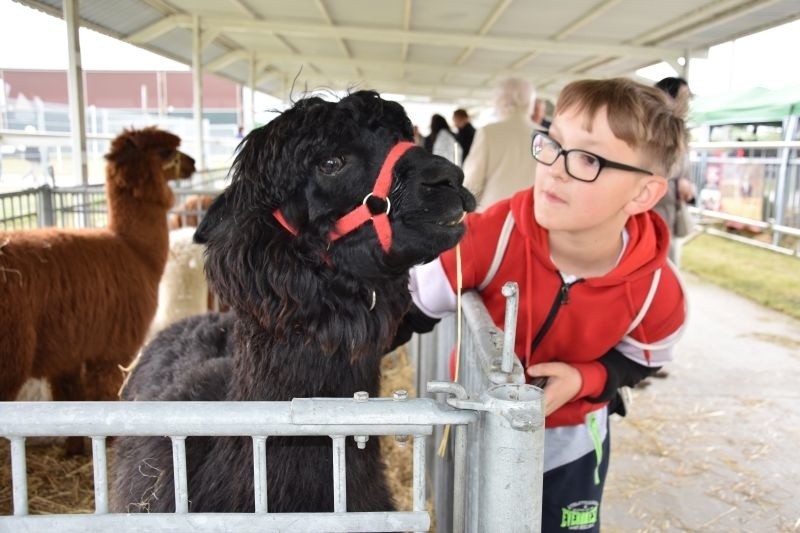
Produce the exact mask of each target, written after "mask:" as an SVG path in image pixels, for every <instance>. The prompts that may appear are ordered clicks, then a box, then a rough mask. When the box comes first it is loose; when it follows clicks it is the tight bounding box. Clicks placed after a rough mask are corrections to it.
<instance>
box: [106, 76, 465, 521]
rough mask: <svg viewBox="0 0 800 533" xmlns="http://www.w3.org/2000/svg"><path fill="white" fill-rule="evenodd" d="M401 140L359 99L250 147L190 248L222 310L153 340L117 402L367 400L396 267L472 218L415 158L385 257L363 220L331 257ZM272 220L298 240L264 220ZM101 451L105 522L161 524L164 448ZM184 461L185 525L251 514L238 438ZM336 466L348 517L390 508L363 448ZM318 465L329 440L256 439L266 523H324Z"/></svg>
mask: <svg viewBox="0 0 800 533" xmlns="http://www.w3.org/2000/svg"><path fill="white" fill-rule="evenodd" d="M412 137H413V136H412V127H411V123H410V122H409V120H408V117H407V116H406V114H405V111H404V110H403V108H402V107H401V106H400V105H399V104H397V103H394V102H389V101H386V100H383V99H382V98H380V96H379V95H378V94H377V93H374V92H370V91H359V92H355V93H353V94H350V95H348V96H346V97H344V98H343V99H341V100H339V101H338V102H329V101H325V100H323V99H320V98H316V97H310V98H306V99H303V100H300V101H298V102H296V103H295V104H294V106H293V107H292V108H290V109H288V110H287V111H285V112H283V113H282V114H281V115H280V116H278V117H277V118H276V119H275V120H273V121H272V122H270V123H269V124H267V125H266V126H264V127H262V128H259V129H257V130H254V131H253V132H252V133H250V134H249V135H248V136H247V137H246V138H245V139H244V140H243V141H242V144H241V146H240V147H239V152H238V155H237V157H236V160H235V162H234V165H233V168H232V180H231V184H230V186H229V187H228V188H227V189H226V190H225V191H224V193H223V194H221V195H220V196H219V197H218V198H217V200H216V201H215V202H214V204H213V205H212V206H211V209H210V210H209V213H208V214H207V215H206V217H205V218H204V219H203V222H202V224H201V225H200V227H199V228H198V230H197V233H196V235H195V239H196V240H197V241H198V242H202V243H205V244H206V246H207V250H206V273H207V276H208V278H209V280H210V282H211V284H212V286H213V288H214V290H215V292H216V293H217V294H218V295H219V296H220V298H221V299H222V300H223V301H224V302H225V303H226V304H229V305H230V307H231V309H232V311H231V313H228V314H225V315H219V314H208V315H203V316H199V317H194V318H190V319H187V320H185V321H183V322H180V323H178V324H175V325H173V326H172V327H170V328H168V329H167V330H165V331H164V332H162V333H161V334H160V335H159V336H157V337H156V338H155V339H154V340H153V341H152V342H151V343H150V344H149V345H148V346H147V347H146V349H145V350H144V351H143V353H142V355H141V358H140V360H139V362H138V364H137V365H136V367H135V368H134V370H133V372H132V374H131V376H130V378H129V380H128V382H127V384H126V386H125V389H124V392H123V398H124V399H126V400H243V401H248V400H249V401H252V400H290V399H292V398H297V397H321V396H332V397H352V395H353V393H354V392H356V391H362V390H363V391H367V392H369V394H370V396H376V395H377V394H378V391H379V384H380V383H379V382H380V372H379V364H380V359H381V356H382V355H383V354H384V353H385V352H386V350H387V349H388V347H389V346H390V343H391V341H392V339H393V337H394V336H395V334H396V332H397V328H398V324H399V323H400V320H401V319H402V317H403V315H404V314H405V313H406V312H407V310H408V308H409V306H410V296H409V293H408V290H407V284H408V270H409V268H411V267H412V266H413V265H415V264H419V263H423V262H426V261H430V260H432V259H434V258H435V257H436V256H437V255H438V254H439V253H441V252H442V251H444V250H446V249H448V248H451V247H452V246H454V245H455V244H456V243H457V242H458V240H459V239H460V238H461V236H462V234H463V231H464V228H463V224H461V223H459V222H458V221H459V220H460V218H461V216H462V215H463V213H464V211H472V210H473V209H474V208H475V200H474V198H473V197H472V195H471V194H470V193H469V192H468V191H467V190H466V189H464V188H463V187H462V185H461V181H462V179H463V175H462V173H461V170H460V169H459V168H458V167H456V166H455V165H452V164H450V163H449V162H447V161H446V160H445V159H443V158H441V157H437V156H433V155H431V154H429V153H427V152H426V151H425V150H424V149H422V148H419V147H415V148H411V149H410V150H409V151H408V152H406V153H405V155H403V157H402V158H401V159H400V160H399V161H398V162H397V164H396V165H395V167H394V172H393V185H392V190H391V194H390V200H391V211H390V213H389V218H390V221H391V226H392V233H393V239H392V244H391V248H390V249H389V251H388V253H387V252H384V251H383V250H382V249H381V247H380V246H379V244H378V240H377V237H376V234H375V230H374V229H373V227H372V224H371V223H370V222H367V223H366V224H365V225H363V226H362V227H360V228H359V229H357V230H356V231H354V232H353V233H350V234H348V235H347V236H345V237H343V238H341V239H340V240H337V241H335V242H333V243H329V240H328V232H329V230H330V229H331V228H332V227H333V225H334V223H335V221H336V220H337V219H339V218H340V217H342V216H343V215H344V214H346V213H348V212H349V211H351V210H352V209H354V208H355V207H357V206H358V205H360V204H361V202H362V201H363V199H364V198H365V196H367V194H368V193H370V191H372V188H373V186H374V183H375V179H376V177H377V175H378V172H379V170H380V168H381V166H382V164H383V161H384V158H385V157H386V154H387V153H388V152H389V150H390V149H391V148H392V146H394V145H395V144H396V143H397V142H399V141H410V140H411V139H412ZM278 208H280V210H281V212H282V213H283V214H284V216H285V218H286V219H287V220H288V221H289V223H290V224H291V225H292V226H293V227H294V228H296V230H297V232H298V235H297V236H295V235H293V234H292V233H290V232H289V231H288V230H287V229H286V228H284V227H282V226H281V225H280V224H279V223H278V222H277V220H276V219H275V217H274V215H273V213H274V211H275V209H278ZM373 292H374V294H375V306H374V308H372V309H370V305H371V302H372V294H373ZM114 447H115V452H116V453H115V461H114V463H113V467H112V496H111V506H112V509H113V510H114V511H117V512H124V511H131V512H135V511H152V512H163V511H171V510H173V509H174V501H173V483H172V451H171V445H170V442H169V439H166V438H132V437H128V438H119V439H117V440H116V442H115V444H114ZM186 453H187V461H188V466H187V468H188V477H189V501H190V511H206V512H244V511H252V510H253V508H254V498H253V483H252V478H253V471H252V468H253V467H252V449H251V440H250V439H249V438H247V437H242V438H216V439H214V438H200V437H190V438H188V439H187V442H186ZM346 454H347V496H348V497H347V503H348V505H347V507H348V510H350V511H387V510H392V509H393V508H394V505H393V502H392V501H391V497H390V494H389V491H388V489H387V486H386V481H385V478H384V473H383V469H384V467H383V463H382V461H381V458H380V450H379V446H378V444H377V442H375V441H371V442H370V443H369V444H368V445H367V448H366V449H365V450H357V449H356V448H355V446H354V445H353V440H352V439H348V446H347V451H346ZM331 459H332V451H331V441H330V439H329V438H327V437H319V438H309V437H280V438H278V437H275V438H268V439H267V472H268V486H269V489H268V498H269V504H268V506H269V509H270V511H272V512H304V511H332V510H333V478H332V466H331Z"/></svg>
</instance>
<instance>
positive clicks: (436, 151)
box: [423, 113, 462, 165]
mask: <svg viewBox="0 0 800 533" xmlns="http://www.w3.org/2000/svg"><path fill="white" fill-rule="evenodd" d="M423 146H424V147H425V149H426V150H427V151H429V152H430V153H432V154H433V155H438V156H442V157H444V158H445V159H447V160H448V161H450V162H451V163H455V164H456V165H461V160H462V155H461V147H460V146H459V145H458V142H456V136H455V135H453V132H452V131H450V126H448V125H447V120H446V119H445V118H444V117H443V116H442V115H439V114H438V113H436V114H434V115H432V116H431V133H430V135H428V136H427V137H425V140H424V142H423Z"/></svg>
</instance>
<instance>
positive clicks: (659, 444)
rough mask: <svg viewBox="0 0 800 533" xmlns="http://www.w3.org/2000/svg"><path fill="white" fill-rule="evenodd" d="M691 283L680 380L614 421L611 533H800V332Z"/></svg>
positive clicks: (608, 504)
mask: <svg viewBox="0 0 800 533" xmlns="http://www.w3.org/2000/svg"><path fill="white" fill-rule="evenodd" d="M798 275H800V268H799V269H798ZM686 277H687V279H686V281H687V284H688V290H689V296H690V302H691V311H690V313H691V315H690V323H689V324H690V325H689V328H688V330H687V333H686V335H685V336H684V337H683V339H682V340H681V342H680V344H679V345H678V348H677V350H676V360H675V361H674V362H673V363H672V364H671V365H670V366H669V376H668V377H667V378H666V379H653V378H651V379H650V380H649V381H650V385H649V386H648V387H646V388H644V389H636V390H634V391H633V393H634V403H633V407H632V409H631V410H630V411H631V412H630V414H629V415H628V417H626V418H625V419H620V418H617V417H616V416H615V417H614V418H613V419H612V426H611V432H612V433H611V434H612V452H611V468H610V472H609V477H608V482H607V485H606V490H605V497H604V498H605V499H604V505H603V510H602V512H603V519H602V521H603V530H604V531H606V532H612V533H616V532H625V533H628V532H651V531H652V532H655V531H658V532H667V531H692V532H694V531H697V532H709V531H715V532H716V531H719V532H723V531H724V532H732V531H736V532H738V531H741V532H762V531H763V532H795V531H800V386H798V381H800V321H798V320H794V319H791V318H789V317H787V316H785V315H782V314H780V313H776V312H773V311H771V310H769V309H765V308H763V307H761V306H759V305H757V304H754V303H752V302H750V301H748V300H745V299H743V298H740V297H738V296H735V295H733V294H732V293H730V292H727V291H725V290H723V289H720V288H718V287H716V286H714V285H711V284H708V283H705V282H703V281H700V280H698V279H697V278H694V277H690V276H686Z"/></svg>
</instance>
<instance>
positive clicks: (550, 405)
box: [527, 362, 583, 416]
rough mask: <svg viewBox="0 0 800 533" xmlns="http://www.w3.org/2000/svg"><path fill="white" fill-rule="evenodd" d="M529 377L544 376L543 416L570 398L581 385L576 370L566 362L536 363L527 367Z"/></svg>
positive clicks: (581, 382) (579, 376) (581, 381)
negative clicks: (545, 380) (545, 381)
mask: <svg viewBox="0 0 800 533" xmlns="http://www.w3.org/2000/svg"><path fill="white" fill-rule="evenodd" d="M527 374H528V375H529V376H531V377H534V378H538V377H546V378H547V384H546V385H545V386H544V416H548V415H549V414H550V413H552V412H553V411H555V410H556V409H558V408H559V407H561V406H562V405H564V404H565V403H567V402H569V401H570V400H572V399H573V398H574V397H575V395H576V394H578V392H580V390H581V387H582V386H583V378H582V377H581V373H580V372H578V370H577V369H576V368H575V367H573V366H571V365H568V364H567V363H559V362H553V363H538V364H535V365H531V366H529V367H528V370H527Z"/></svg>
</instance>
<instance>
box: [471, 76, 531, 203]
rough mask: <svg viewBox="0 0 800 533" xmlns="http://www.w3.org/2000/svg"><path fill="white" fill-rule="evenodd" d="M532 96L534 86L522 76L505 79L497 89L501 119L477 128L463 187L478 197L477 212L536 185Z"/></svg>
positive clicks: (495, 106)
mask: <svg viewBox="0 0 800 533" xmlns="http://www.w3.org/2000/svg"><path fill="white" fill-rule="evenodd" d="M533 97H534V90H533V86H532V85H531V83H530V82H529V81H527V80H524V79H521V78H509V79H505V80H503V81H501V82H500V83H499V84H498V86H497V87H496V88H495V97H494V109H495V113H496V114H497V115H498V116H499V117H500V121H499V122H495V123H493V124H488V125H486V126H484V127H483V128H480V129H478V131H477V132H476V133H475V140H474V141H473V143H472V147H471V148H470V151H469V158H468V159H467V160H465V161H464V186H465V187H466V188H467V189H469V190H470V192H472V194H474V195H475V198H476V199H477V200H478V211H483V210H484V209H486V208H487V207H488V206H490V205H492V204H493V203H495V202H497V201H498V200H501V199H503V198H508V197H509V196H511V195H512V194H514V193H515V192H517V191H519V190H521V189H525V188H528V187H530V186H531V185H533V173H534V170H535V169H536V164H535V162H534V160H533V158H532V157H531V153H530V145H531V134H532V133H533V123H532V122H531V119H530V116H531V105H532V103H533Z"/></svg>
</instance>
